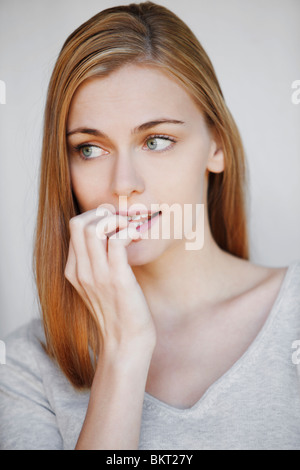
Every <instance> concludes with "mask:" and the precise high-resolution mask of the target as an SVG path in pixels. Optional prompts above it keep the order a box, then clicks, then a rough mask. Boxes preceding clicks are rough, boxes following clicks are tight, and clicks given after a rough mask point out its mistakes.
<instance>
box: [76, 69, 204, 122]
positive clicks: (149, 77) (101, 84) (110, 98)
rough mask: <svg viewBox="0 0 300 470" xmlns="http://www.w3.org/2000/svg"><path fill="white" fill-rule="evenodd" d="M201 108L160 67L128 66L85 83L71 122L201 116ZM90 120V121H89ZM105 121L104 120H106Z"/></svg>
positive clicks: (77, 94) (137, 120) (80, 91)
mask: <svg viewBox="0 0 300 470" xmlns="http://www.w3.org/2000/svg"><path fill="white" fill-rule="evenodd" d="M199 114H200V110H199V108H198V107H197V106H196V104H195V102H194V100H193V99H192V97H191V96H190V95H189V93H188V92H187V91H186V90H185V88H184V87H183V85H181V84H180V82H179V81H178V80H177V79H176V78H175V77H173V76H171V75H169V74H167V73H166V72H164V71H162V70H161V69H159V68H158V67H152V66H151V67H150V66H141V65H126V66H123V67H121V68H120V69H118V70H117V71H114V72H113V73H111V74H110V75H108V76H107V77H104V78H103V77H93V78H90V79H87V80H86V81H85V82H83V83H82V84H81V85H80V86H79V88H78V89H77V90H76V93H75V94H74V96H73V99H72V102H71V107H70V113H69V124H72V125H77V124H81V123H82V122H81V121H82V119H84V120H85V123H86V124H88V122H90V123H91V124H92V122H91V121H93V120H95V119H97V120H98V119H101V121H102V118H103V119H104V120H105V121H106V122H107V121H108V120H111V119H113V120H114V121H116V120H120V119H121V120H123V124H125V122H124V118H125V119H126V122H129V121H131V123H132V124H136V123H137V122H139V121H141V120H142V121H143V120H144V119H147V118H153V117H158V116H165V117H166V116H169V117H172V118H174V119H176V118H177V119H183V118H185V119H193V118H196V117H198V118H199ZM86 121H88V122H86ZM102 122H103V121H102Z"/></svg>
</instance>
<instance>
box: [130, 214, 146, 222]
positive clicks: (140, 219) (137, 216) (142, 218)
mask: <svg viewBox="0 0 300 470" xmlns="http://www.w3.org/2000/svg"><path fill="white" fill-rule="evenodd" d="M127 218H128V220H129V221H131V220H134V221H137V220H138V221H143V222H144V221H145V220H148V216H140V215H134V216H129V217H127Z"/></svg>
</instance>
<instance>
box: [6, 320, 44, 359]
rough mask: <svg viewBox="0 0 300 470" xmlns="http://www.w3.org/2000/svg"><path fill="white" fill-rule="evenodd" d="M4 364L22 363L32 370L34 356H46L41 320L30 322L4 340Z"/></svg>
mask: <svg viewBox="0 0 300 470" xmlns="http://www.w3.org/2000/svg"><path fill="white" fill-rule="evenodd" d="M4 344H5V349H6V363H7V364H9V363H11V362H14V363H19V362H20V363H21V362H22V363H24V365H25V364H28V365H30V366H31V367H33V368H34V366H35V362H36V359H35V360H33V359H34V358H36V356H39V358H40V357H41V356H42V357H44V356H46V353H45V351H44V348H43V344H45V336H44V330H43V326H42V322H41V320H38V319H36V320H32V321H31V322H30V323H27V324H26V325H23V326H21V327H19V328H18V329H16V330H15V331H13V332H12V333H10V334H9V335H8V336H7V337H6V338H4Z"/></svg>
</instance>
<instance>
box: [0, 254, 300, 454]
mask: <svg viewBox="0 0 300 470" xmlns="http://www.w3.org/2000/svg"><path fill="white" fill-rule="evenodd" d="M41 340H42V341H43V340H44V336H43V328H42V325H41V322H40V321H39V320H34V321H33V322H31V323H30V324H29V325H27V326H25V327H22V328H20V329H18V330H17V331H16V332H14V333H13V334H12V335H10V337H9V338H7V339H6V341H5V342H6V348H7V357H6V364H5V365H0V449H74V448H75V445H76V442H77V439H78V436H79V433H80V430H81V427H82V424H83V421H84V418H85V414H86V410H87V406H88V401H89V392H88V391H86V392H78V391H76V390H75V389H74V388H73V387H72V385H71V384H70V383H69V382H68V381H67V379H66V378H65V376H64V375H63V374H62V373H61V371H60V369H59V368H58V367H57V365H56V364H55V363H54V362H53V361H52V360H51V359H49V357H48V356H47V355H46V354H45V352H44V350H43V348H42V347H41V344H40V341H41ZM298 352H299V354H298ZM298 362H300V261H299V260H297V261H294V262H292V263H291V264H290V265H289V268H288V271H287V273H286V275H285V278H284V281H283V283H282V285H281V289H280V292H279V294H278V296H277V299H276V301H275V303H274V305H273V308H272V310H271V312H270V314H269V316H268V318H267V320H266V322H265V324H264V326H263V328H262V329H261V331H260V332H259V334H258V335H257V337H256V338H255V340H254V341H253V343H252V344H251V345H250V347H249V348H248V349H247V351H246V352H245V353H244V354H243V355H242V357H241V358H240V359H239V360H238V361H237V362H236V363H235V364H234V365H233V366H232V367H231V368H230V369H229V370H228V371H227V372H226V373H225V374H224V375H223V376H222V377H220V378H219V379H218V380H217V381H216V382H214V383H213V384H212V385H211V386H210V387H209V389H208V390H207V391H206V393H205V394H204V395H203V396H202V398H201V399H200V400H199V401H198V402H197V403H196V404H195V405H194V406H192V407H191V408H188V409H179V408H175V407H173V406H170V405H168V404H166V403H164V402H162V401H160V400H158V399H156V398H154V397H152V396H151V395H149V394H148V393H145V396H144V406H143V414H142V424H141V434H140V443H139V449H140V450H145V449H151V450H196V449H200V450H201V449H227V450H230V449H242V450H246V449H269V450H271V449H274V450H276V449H300V382H299V368H298V365H297V363H298ZM195 373H197V371H195Z"/></svg>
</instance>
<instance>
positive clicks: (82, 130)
mask: <svg viewBox="0 0 300 470" xmlns="http://www.w3.org/2000/svg"><path fill="white" fill-rule="evenodd" d="M159 124H185V122H183V121H178V120H177V119H158V120H155V121H149V122H145V123H144V124H141V125H140V126H137V127H135V128H134V129H133V130H132V132H131V133H132V134H137V133H139V132H142V131H145V130H147V129H150V128H151V127H154V126H158V125H159ZM73 134H90V135H94V136H96V137H105V138H108V136H107V135H106V134H104V132H102V131H100V130H99V129H90V128H88V127H78V128H76V129H73V130H71V131H68V132H67V137H69V136H70V135H73Z"/></svg>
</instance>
